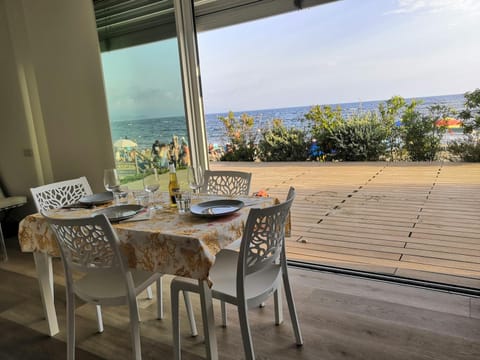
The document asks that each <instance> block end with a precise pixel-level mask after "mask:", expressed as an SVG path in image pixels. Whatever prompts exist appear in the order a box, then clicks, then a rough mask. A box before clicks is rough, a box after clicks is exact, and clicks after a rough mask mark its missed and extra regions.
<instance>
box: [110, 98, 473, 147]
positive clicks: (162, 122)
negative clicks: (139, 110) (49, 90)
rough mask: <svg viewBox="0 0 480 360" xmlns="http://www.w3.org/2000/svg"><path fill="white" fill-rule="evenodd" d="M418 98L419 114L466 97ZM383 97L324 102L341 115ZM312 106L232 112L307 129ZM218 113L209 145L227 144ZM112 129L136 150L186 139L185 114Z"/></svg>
mask: <svg viewBox="0 0 480 360" xmlns="http://www.w3.org/2000/svg"><path fill="white" fill-rule="evenodd" d="M414 99H415V100H416V101H421V104H420V105H418V106H417V109H418V110H419V111H420V112H421V113H427V112H428V108H429V107H430V106H432V105H436V104H438V105H444V106H447V107H449V108H451V109H454V110H455V111H457V112H459V111H460V110H462V109H463V108H464V103H465V98H464V95H463V94H455V95H443V96H428V97H419V98H409V99H406V100H407V102H410V101H411V100H414ZM385 101H386V100H377V101H365V102H352V103H340V104H325V105H330V106H332V107H334V108H336V107H337V106H340V108H341V109H342V113H343V115H344V117H348V116H349V115H351V114H353V113H355V112H358V111H377V110H378V105H379V104H380V103H382V102H385ZM311 108H312V106H311V105H308V106H295V107H285V108H278V109H263V110H243V111H234V114H235V115H236V116H240V115H241V114H243V113H245V114H248V115H249V116H253V118H254V119H255V125H254V128H255V130H260V129H264V128H268V127H269V126H271V125H272V120H273V119H282V120H283V123H284V125H285V126H286V127H297V128H301V129H306V128H307V126H308V123H307V121H305V119H304V115H305V114H307V113H308V112H309V111H310V109H311ZM220 116H227V113H212V114H206V116H205V117H206V129H207V140H208V143H209V144H213V145H214V146H223V145H225V144H226V143H228V138H227V137H226V135H225V129H224V127H223V124H222V123H221V121H220V120H219V117H220ZM110 126H111V131H112V139H113V142H115V141H117V140H119V139H130V140H133V141H135V142H136V143H137V144H138V148H139V149H144V148H151V146H152V144H153V143H154V142H155V140H160V142H161V143H165V144H168V143H170V142H171V141H172V138H173V136H178V139H179V140H180V141H181V140H182V138H184V139H185V140H187V139H188V135H187V128H186V123H185V117H183V116H172V117H162V118H151V119H135V120H124V121H112V122H111V123H110ZM455 135H460V134H459V133H458V132H457V133H456V134H454V133H452V132H450V133H449V134H447V137H449V138H454V137H455Z"/></svg>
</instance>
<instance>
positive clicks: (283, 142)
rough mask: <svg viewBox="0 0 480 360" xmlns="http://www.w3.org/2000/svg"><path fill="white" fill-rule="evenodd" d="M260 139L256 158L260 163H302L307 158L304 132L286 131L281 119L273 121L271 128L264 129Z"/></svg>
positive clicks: (297, 130) (293, 129)
mask: <svg viewBox="0 0 480 360" xmlns="http://www.w3.org/2000/svg"><path fill="white" fill-rule="evenodd" d="M262 137H263V138H262V140H260V142H259V144H258V150H259V154H258V156H259V158H260V159H261V160H262V161H304V160H305V159H306V158H307V145H306V141H305V131H303V130H300V129H296V128H290V129H287V128H286V127H285V126H284V125H283V122H282V120H281V119H274V120H273V127H272V128H271V129H264V130H263V131H262Z"/></svg>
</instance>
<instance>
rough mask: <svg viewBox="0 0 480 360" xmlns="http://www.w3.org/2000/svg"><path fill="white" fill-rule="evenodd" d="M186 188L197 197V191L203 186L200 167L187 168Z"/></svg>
mask: <svg viewBox="0 0 480 360" xmlns="http://www.w3.org/2000/svg"><path fill="white" fill-rule="evenodd" d="M187 181H188V186H189V187H190V189H192V191H193V193H194V194H197V197H198V196H199V190H200V188H201V187H202V186H203V170H202V168H201V167H200V166H198V167H193V166H189V167H188V169H187Z"/></svg>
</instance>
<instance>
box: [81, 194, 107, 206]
mask: <svg viewBox="0 0 480 360" xmlns="http://www.w3.org/2000/svg"><path fill="white" fill-rule="evenodd" d="M112 200H113V194H112V193H111V192H110V191H107V192H103V193H99V194H92V195H87V196H84V197H82V198H81V199H80V200H78V202H79V203H80V204H85V205H102V204H106V203H109V202H110V201H112Z"/></svg>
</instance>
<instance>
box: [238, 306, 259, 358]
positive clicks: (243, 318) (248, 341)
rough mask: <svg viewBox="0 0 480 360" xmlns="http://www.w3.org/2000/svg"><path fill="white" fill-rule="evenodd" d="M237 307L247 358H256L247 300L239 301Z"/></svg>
mask: <svg viewBox="0 0 480 360" xmlns="http://www.w3.org/2000/svg"><path fill="white" fill-rule="evenodd" d="M237 307H238V319H239V321H240V330H241V332H242V341H243V349H244V351H245V359H247V360H254V359H255V353H254V351H253V344H252V335H251V334H250V325H249V323H248V313H247V312H248V308H247V305H246V304H245V302H243V303H239V304H238V305H237Z"/></svg>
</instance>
